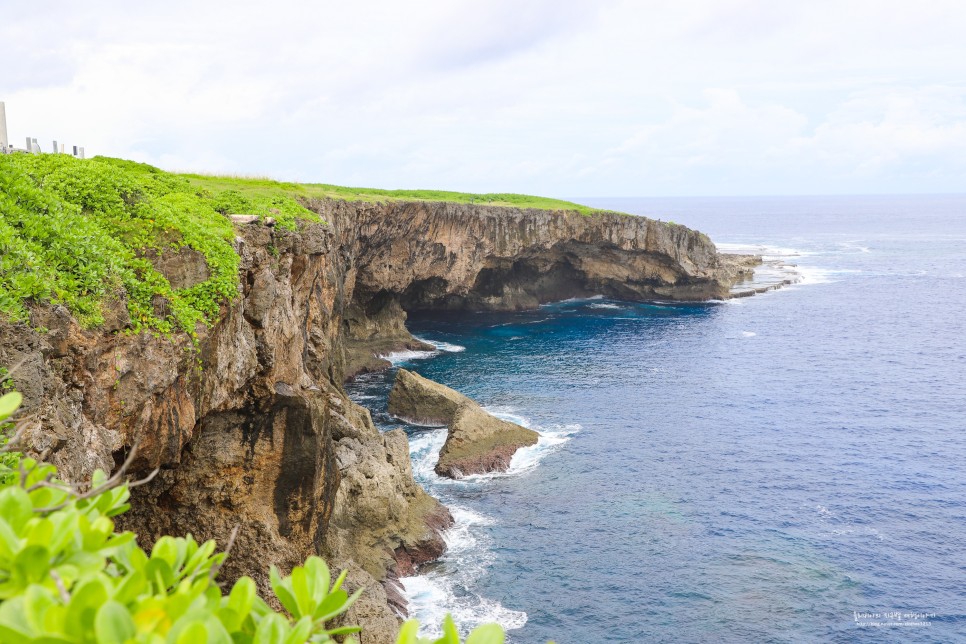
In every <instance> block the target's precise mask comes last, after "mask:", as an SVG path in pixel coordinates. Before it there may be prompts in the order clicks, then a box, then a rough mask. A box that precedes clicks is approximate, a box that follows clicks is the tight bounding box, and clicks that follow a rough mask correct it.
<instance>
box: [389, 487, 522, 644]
mask: <svg viewBox="0 0 966 644" xmlns="http://www.w3.org/2000/svg"><path fill="white" fill-rule="evenodd" d="M450 512H451V513H452V515H453V519H454V521H455V523H454V525H453V527H451V528H450V529H449V530H447V531H446V532H445V533H444V534H443V538H444V539H445V540H446V545H447V550H446V553H445V554H444V555H443V557H442V559H441V560H440V562H441V566H438V567H434V568H433V569H432V570H430V571H429V572H427V573H425V574H422V575H415V576H413V577H403V578H402V579H400V582H402V586H403V589H404V594H405V596H406V600H407V604H408V610H409V614H410V615H411V616H412V617H415V618H416V619H418V620H419V621H420V624H421V628H420V634H421V635H423V636H424V637H436V636H438V635H439V634H440V631H439V625H440V623H441V622H442V620H443V617H444V616H445V615H446V613H450V614H452V616H453V619H454V620H455V621H456V623H457V624H459V625H460V628H461V629H463V634H464V635H465V634H466V633H468V632H469V631H470V630H472V629H473V628H475V627H476V626H478V625H479V624H483V623H487V622H496V623H498V624H500V625H501V626H503V628H504V629H506V630H512V629H515V628H520V627H522V626H523V625H524V624H526V622H527V614H526V613H525V612H523V611H516V610H510V609H508V608H506V607H504V606H503V605H502V604H500V603H499V602H498V601H495V600H493V599H490V598H488V597H483V596H481V595H477V594H475V593H473V592H472V591H470V590H469V589H471V588H473V587H474V586H475V585H476V582H477V581H478V580H479V579H480V578H481V577H483V576H484V575H485V574H486V572H487V569H488V568H489V565H490V563H492V561H493V553H492V550H491V542H490V539H489V537H488V536H487V535H486V534H485V533H483V532H481V531H479V530H474V528H479V527H481V526H488V525H492V524H493V520H492V519H490V518H489V517H485V516H483V515H481V514H479V513H476V512H473V511H472V510H469V509H467V508H464V507H461V506H458V505H454V506H451V507H450Z"/></svg>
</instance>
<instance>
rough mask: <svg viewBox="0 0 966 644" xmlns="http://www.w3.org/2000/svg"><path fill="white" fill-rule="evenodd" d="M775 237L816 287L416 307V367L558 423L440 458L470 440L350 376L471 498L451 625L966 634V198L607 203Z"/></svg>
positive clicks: (460, 519)
mask: <svg viewBox="0 0 966 644" xmlns="http://www.w3.org/2000/svg"><path fill="white" fill-rule="evenodd" d="M582 202H583V203H588V204H589V205H593V206H597V207H602V208H611V209H616V210H621V211H625V212H630V213H634V214H642V215H648V216H652V217H655V218H660V219H664V220H665V221H667V220H672V221H675V222H677V223H681V224H684V225H687V226H689V227H692V228H696V229H698V230H701V231H703V232H705V233H708V234H709V235H710V236H711V238H712V239H713V240H715V242H716V243H717V244H718V246H719V248H720V249H722V250H747V249H754V250H756V251H757V252H760V253H762V254H764V255H766V256H768V257H773V258H776V259H780V260H782V261H783V262H785V263H786V264H789V265H794V266H792V267H790V268H789V269H788V270H790V271H793V272H794V274H795V278H796V279H799V280H800V281H799V282H798V283H797V284H795V285H792V286H788V287H785V288H783V289H781V290H777V291H773V292H769V293H766V294H763V295H757V296H754V297H750V298H743V299H735V300H728V301H725V302H710V303H704V304H688V305H676V304H668V303H649V304H635V303H626V302H617V301H612V300H605V299H599V298H592V299H588V300H575V301H566V302H558V303H552V304H548V305H545V306H543V307H541V308H540V309H538V310H535V311H529V312H523V313H499V314H496V313H464V314H448V315H443V314H434V315H414V316H411V317H410V323H409V327H410V330H411V331H412V332H413V333H414V334H415V335H417V336H418V337H420V338H423V339H425V340H427V341H429V342H432V343H433V344H435V345H436V346H437V348H438V349H437V351H435V352H424V353H404V354H396V355H393V356H391V357H392V359H393V362H394V363H395V364H396V365H403V366H405V367H406V368H408V369H412V370H415V371H417V372H418V373H420V374H422V375H424V376H426V377H429V378H432V379H433V380H436V381H438V382H441V383H443V384H446V385H448V386H450V387H453V388H454V389H457V390H459V391H461V392H463V393H465V394H467V395H469V396H471V397H473V398H474V399H476V400H477V401H479V402H480V403H481V404H482V405H484V407H486V408H487V409H488V410H490V411H491V412H493V413H495V414H497V415H499V416H501V417H503V418H507V419H510V420H513V421H515V422H518V423H521V424H523V425H526V426H528V427H532V428H533V429H536V430H538V431H539V432H540V433H541V440H540V442H539V443H538V445H536V446H535V447H532V448H526V449H524V450H521V451H520V452H518V453H517V455H516V456H515V457H514V460H513V463H512V466H511V469H510V471H509V472H508V473H506V474H499V475H489V476H477V477H471V478H469V479H466V480H461V481H450V480H448V479H441V478H440V477H437V476H436V475H435V474H434V473H433V465H434V464H435V454H436V452H437V451H438V449H439V447H440V446H441V445H442V442H443V440H444V439H445V430H440V429H427V428H423V427H413V426H407V425H405V424H403V423H400V422H399V421H397V420H395V419H393V418H391V417H390V416H389V415H388V414H387V412H386V396H387V393H388V390H389V387H390V386H391V383H392V378H393V371H390V372H387V373H384V374H370V375H366V376H363V377H361V378H359V379H358V380H357V381H356V382H354V383H352V384H351V385H349V387H348V388H349V390H350V394H351V395H352V396H353V398H354V399H356V400H357V401H358V402H360V403H361V404H364V405H365V406H367V407H368V408H369V409H370V410H371V411H372V413H373V417H374V420H375V421H376V422H377V424H378V425H379V426H380V427H381V428H383V429H389V428H394V427H399V426H403V427H405V429H406V431H407V432H408V434H409V437H410V444H411V451H412V459H413V468H414V473H415V475H416V477H417V479H418V480H419V481H420V482H421V483H422V484H423V485H424V486H425V487H426V489H427V490H428V491H429V492H430V493H431V494H433V495H435V496H436V497H438V498H439V499H441V500H442V501H443V502H444V503H445V504H447V505H448V506H449V507H450V508H451V510H452V511H453V514H454V516H455V517H456V519H457V524H456V526H455V527H454V528H453V529H452V530H451V531H450V532H449V534H448V535H447V541H448V544H449V551H448V552H447V554H446V555H445V556H444V557H443V559H442V560H441V561H439V562H437V563H435V564H431V565H429V566H426V567H425V568H424V569H423V570H421V571H420V575H418V576H416V577H410V578H407V579H405V580H404V583H405V586H406V591H407V596H408V599H409V601H410V611H411V613H412V614H413V616H415V617H417V618H419V619H420V620H421V621H422V622H423V623H424V625H425V626H426V627H428V628H427V630H426V632H427V633H432V632H433V627H434V626H437V625H438V624H439V621H440V619H441V618H442V616H443V615H444V614H445V613H447V612H450V613H452V614H453V616H454V618H455V619H456V620H457V621H458V622H460V623H461V624H462V625H463V626H464V627H471V626H473V625H475V624H477V623H480V622H483V621H498V622H500V623H502V624H503V625H504V626H505V627H506V628H507V629H509V630H508V641H510V642H513V643H519V644H524V643H526V644H530V643H534V644H536V643H543V642H546V641H547V640H554V641H556V642H557V643H558V644H585V643H590V642H883V641H885V642H890V641H896V642H955V641H966V196H962V195H959V196H897V197H893V196H889V197H884V196H882V197H781V198H777V197H776V198H765V197H762V198H714V199H711V198H708V199H703V198H702V199H697V198H695V199H691V198H687V199H686V198H680V199H585V200H582Z"/></svg>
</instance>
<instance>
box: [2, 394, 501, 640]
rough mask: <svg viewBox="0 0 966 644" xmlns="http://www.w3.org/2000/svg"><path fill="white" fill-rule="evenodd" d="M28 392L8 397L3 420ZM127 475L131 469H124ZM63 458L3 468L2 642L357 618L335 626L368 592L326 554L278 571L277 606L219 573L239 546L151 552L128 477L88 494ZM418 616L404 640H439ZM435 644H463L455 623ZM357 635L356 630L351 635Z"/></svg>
mask: <svg viewBox="0 0 966 644" xmlns="http://www.w3.org/2000/svg"><path fill="white" fill-rule="evenodd" d="M20 402H21V397H20V394H19V393H17V392H11V393H8V394H5V395H4V396H2V397H0V423H2V424H5V425H6V429H9V428H10V422H9V419H10V417H11V416H12V415H13V414H14V413H15V412H16V411H17V408H18V407H19V405H20ZM121 474H123V468H122V470H121ZM56 476H57V470H56V468H54V467H53V466H52V465H45V464H41V463H37V462H36V461H34V460H32V459H27V458H25V459H23V460H22V461H20V462H17V463H12V464H11V463H6V462H5V463H4V464H3V465H0V481H2V482H0V641H2V642H5V643H6V644H26V643H28V642H31V643H35V644H40V643H43V644H81V643H97V644H120V643H138V644H164V643H170V644H241V643H249V644H303V643H305V642H313V643H315V642H332V641H334V640H333V639H332V638H333V636H335V635H346V634H350V633H354V632H358V631H359V629H358V628H357V627H352V626H349V627H329V626H330V622H331V620H333V619H334V618H336V617H338V616H339V615H341V614H342V613H344V612H345V611H346V610H347V609H348V608H349V606H350V605H351V604H352V603H353V602H354V601H355V600H356V599H357V598H358V597H359V595H360V593H361V589H360V591H357V592H356V593H354V594H353V595H351V596H350V595H348V593H346V591H345V590H343V589H342V583H343V582H344V580H345V576H346V575H345V573H344V572H343V573H342V574H341V575H339V576H338V578H337V579H336V580H335V581H334V582H332V581H331V575H330V572H329V568H328V567H327V566H326V565H325V562H323V561H322V560H321V559H319V558H318V557H310V558H309V559H308V560H307V561H306V562H305V565H304V566H298V567H296V568H295V569H294V570H292V574H291V575H289V576H287V577H283V576H282V575H280V574H279V572H278V570H276V569H275V567H274V566H273V567H272V568H271V570H270V578H271V586H272V591H273V594H274V595H275V600H276V601H277V602H278V603H279V604H280V605H281V606H282V607H283V609H284V610H283V611H282V612H276V611H274V610H272V609H271V608H270V607H269V605H268V604H267V603H266V602H265V601H264V600H263V599H262V598H261V597H259V596H258V594H257V589H256V586H255V582H254V581H253V580H252V579H251V578H250V577H242V578H241V579H239V580H238V581H237V582H235V584H234V585H233V586H232V587H231V589H230V590H228V592H227V593H224V592H223V591H222V589H221V588H220V587H219V586H218V585H217V583H216V579H217V575H218V571H219V569H220V568H221V566H222V564H223V562H224V560H225V557H226V556H227V553H224V552H222V553H216V552H215V547H216V546H215V542H214V541H207V542H205V543H203V544H199V543H197V542H196V541H195V540H194V539H193V538H192V537H191V535H188V536H187V537H183V538H182V537H178V538H174V537H169V536H164V537H161V538H160V539H158V540H157V542H156V543H155V544H154V548H152V550H151V552H150V553H147V552H145V551H144V550H142V549H141V548H140V547H138V545H137V543H136V540H135V535H134V534H133V533H131V532H120V533H119V532H116V531H115V530H114V521H113V517H115V516H117V515H119V514H121V513H123V512H125V511H126V510H128V508H129V507H130V506H129V505H128V503H127V501H128V498H129V496H130V494H129V490H128V485H127V484H125V483H123V482H122V481H121V476H120V475H115V476H113V477H111V478H108V477H107V475H106V474H104V473H103V472H101V471H97V472H96V473H95V474H94V477H93V479H92V480H91V482H90V484H89V486H88V487H87V489H86V490H84V491H81V490H80V489H79V488H77V487H75V486H71V485H68V484H66V483H64V482H62V481H59V480H58V479H57V478H56ZM417 628H418V624H416V623H415V622H413V621H410V622H407V623H406V624H405V625H404V627H403V629H402V632H401V633H400V635H399V639H398V643H399V644H430V641H429V640H425V639H420V638H419V637H418V636H417V634H416V632H417ZM443 630H444V636H443V638H441V639H438V640H436V642H435V644H460V638H459V636H458V634H457V632H456V627H455V625H454V624H453V623H452V620H450V619H449V618H447V620H446V622H444V626H443ZM347 641H348V642H352V641H354V640H352V639H351V638H350V639H349V640H347ZM503 641H504V636H503V631H502V629H500V628H499V627H498V626H495V625H486V626H481V627H479V628H477V629H476V631H474V632H473V633H472V634H471V635H470V637H469V638H468V639H467V640H466V644H502V643H503Z"/></svg>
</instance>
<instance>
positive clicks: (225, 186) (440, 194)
mask: <svg viewBox="0 0 966 644" xmlns="http://www.w3.org/2000/svg"><path fill="white" fill-rule="evenodd" d="M179 176H182V177H184V178H185V179H187V180H188V181H190V182H191V184H192V185H194V186H196V187H198V188H199V189H202V190H208V191H210V192H212V193H215V192H223V191H227V190H232V191H235V192H238V193H240V194H242V195H244V196H246V197H248V198H251V199H258V198H265V197H268V196H270V195H278V194H286V195H288V196H291V197H302V198H306V199H311V198H326V197H328V198H330V199H344V200H346V201H357V202H370V203H381V202H387V201H448V202H452V203H468V204H479V205H486V206H507V207H511V208H536V209H539V210H574V211H577V212H579V213H581V214H585V215H590V214H593V213H594V212H599V211H598V210H596V209H594V208H590V207H588V206H583V205H581V204H577V203H572V202H569V201H562V200H560V199H550V198H547V197H534V196H531V195H518V194H511V193H491V194H473V193H468V192H450V191H445V190H381V189H378V188H349V187H345V186H334V185H330V184H326V183H291V182H285V181H274V180H272V179H267V178H262V177H258V178H253V177H225V176H210V175H204V174H182V175H179Z"/></svg>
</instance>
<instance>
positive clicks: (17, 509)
mask: <svg viewBox="0 0 966 644" xmlns="http://www.w3.org/2000/svg"><path fill="white" fill-rule="evenodd" d="M33 511H34V506H33V503H31V502H30V495H29V494H27V491H26V490H24V489H23V488H22V487H20V486H13V487H8V488H6V489H4V490H0V517H3V519H4V520H5V521H6V522H7V523H8V524H9V525H10V527H11V528H13V530H14V532H16V533H19V532H20V531H21V530H22V529H23V526H24V524H25V523H27V520H28V519H30V518H31V517H32V516H33V513H34V512H33Z"/></svg>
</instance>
